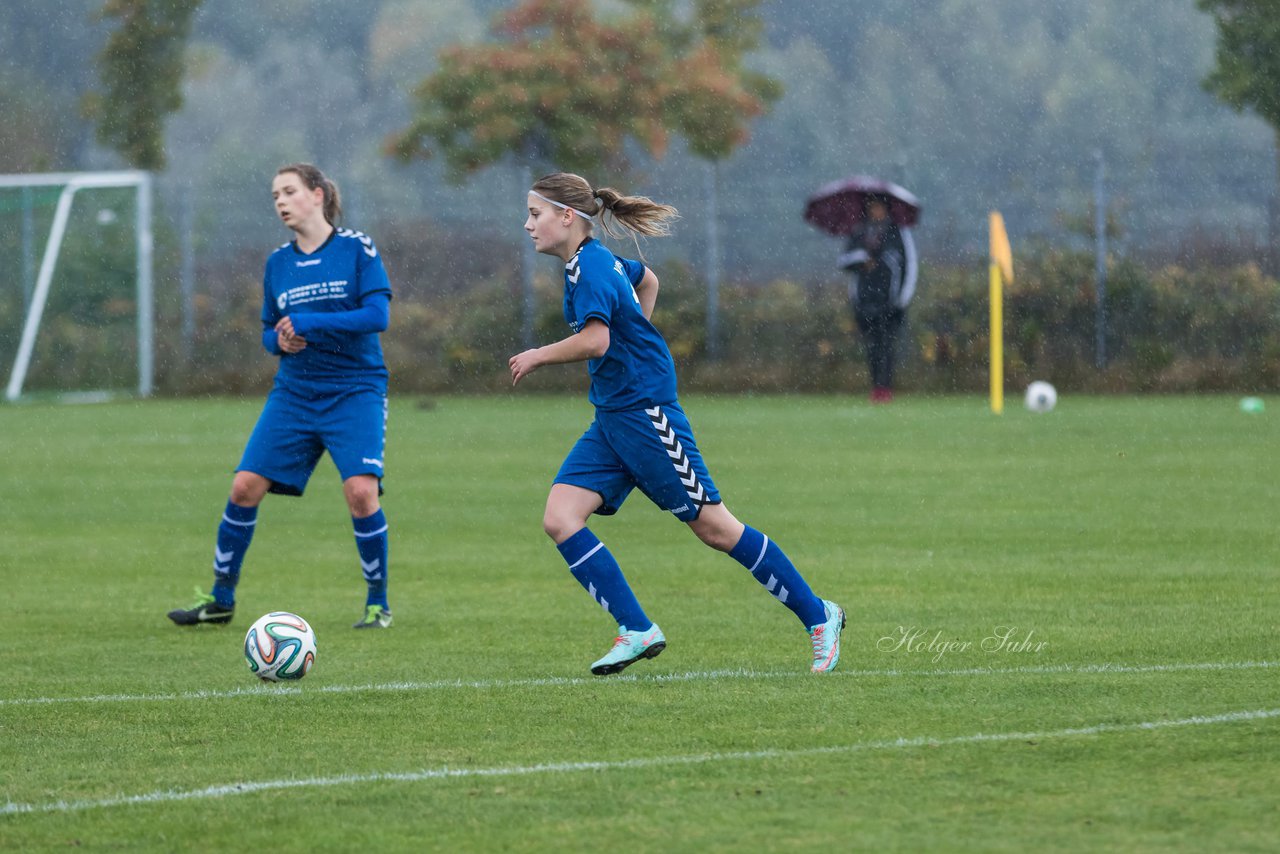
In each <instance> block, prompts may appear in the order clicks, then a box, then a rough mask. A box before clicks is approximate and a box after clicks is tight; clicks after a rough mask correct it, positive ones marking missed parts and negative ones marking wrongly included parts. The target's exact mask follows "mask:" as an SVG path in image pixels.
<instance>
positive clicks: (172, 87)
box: [86, 0, 201, 169]
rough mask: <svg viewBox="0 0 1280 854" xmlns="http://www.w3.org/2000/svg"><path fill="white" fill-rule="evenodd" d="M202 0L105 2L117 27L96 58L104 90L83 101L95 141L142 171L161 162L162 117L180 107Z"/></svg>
mask: <svg viewBox="0 0 1280 854" xmlns="http://www.w3.org/2000/svg"><path fill="white" fill-rule="evenodd" d="M200 3H201V0H107V2H106V4H105V5H104V6H103V7H102V15H103V16H104V17H106V18H114V19H116V20H118V21H119V22H120V26H119V27H118V28H117V29H116V30H115V31H114V32H113V33H112V34H111V37H110V38H109V39H108V40H107V45H106V47H105V48H104V49H103V51H102V53H101V54H100V55H99V57H98V61H99V64H100V66H101V69H102V83H103V84H104V86H105V88H106V92H105V93H103V94H98V95H92V96H90V97H88V98H87V99H86V107H87V109H88V111H89V113H90V114H91V115H92V116H94V118H96V119H97V123H98V129H97V135H98V141H99V142H101V143H103V144H104V145H109V146H111V147H112V148H114V149H115V150H116V151H117V152H119V153H120V154H121V156H123V157H124V158H125V160H127V161H128V162H129V163H130V164H132V165H133V166H136V167H138V168H141V169H161V168H163V167H164V165H165V149H164V120H165V118H166V117H167V116H168V115H169V114H170V113H173V112H175V111H176V110H178V109H180V108H181V107H182V77H183V70H184V63H183V54H184V50H185V48H186V43H187V37H188V35H189V34H190V32H191V18H192V15H194V14H195V12H196V10H197V9H198V8H199V7H200Z"/></svg>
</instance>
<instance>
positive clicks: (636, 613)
mask: <svg viewBox="0 0 1280 854" xmlns="http://www.w3.org/2000/svg"><path fill="white" fill-rule="evenodd" d="M556 548H557V549H559V550H560V556H561V557H563V558H564V560H565V563H567V564H569V572H571V573H573V577H574V578H576V579H578V583H579V584H581V585H582V586H583V588H585V589H586V591H587V592H588V593H590V594H591V598H592V599H595V600H596V602H597V603H598V604H599V605H600V607H602V608H604V609H605V610H606V611H608V612H609V615H610V616H611V617H613V618H614V619H615V620H617V622H618V625H620V626H626V627H627V630H628V631H632V632H643V631H648V630H649V628H650V627H651V626H652V625H653V621H652V620H650V619H649V618H648V617H646V616H645V613H644V609H643V608H641V607H640V603H639V602H638V601H637V600H636V596H635V594H634V593H632V592H631V585H629V584H627V579H626V578H625V577H623V575H622V568H621V567H620V566H618V562H617V561H616V560H614V558H613V555H612V554H611V553H610V551H609V550H608V549H607V548H605V546H604V543H602V542H600V540H599V539H597V538H596V535H595V534H593V533H591V531H590V530H589V529H587V528H583V529H582V530H581V531H579V532H578V533H576V534H574V535H573V536H572V537H570V538H569V539H567V540H565V541H564V542H563V543H560V544H559V545H558V546H556Z"/></svg>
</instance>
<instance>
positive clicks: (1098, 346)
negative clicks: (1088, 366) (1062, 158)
mask: <svg viewBox="0 0 1280 854" xmlns="http://www.w3.org/2000/svg"><path fill="white" fill-rule="evenodd" d="M1093 157H1094V160H1096V161H1097V164H1098V168H1097V171H1096V173H1095V175H1094V180H1093V245H1094V282H1095V290H1096V293H1097V298H1098V305H1097V314H1096V315H1095V317H1094V330H1093V333H1094V352H1093V363H1094V366H1095V367H1097V369H1098V370H1102V369H1103V368H1105V367H1106V366H1107V188H1106V179H1107V161H1106V158H1104V157H1103V155H1102V150H1101V149H1099V150H1097V151H1095V152H1094V153H1093Z"/></svg>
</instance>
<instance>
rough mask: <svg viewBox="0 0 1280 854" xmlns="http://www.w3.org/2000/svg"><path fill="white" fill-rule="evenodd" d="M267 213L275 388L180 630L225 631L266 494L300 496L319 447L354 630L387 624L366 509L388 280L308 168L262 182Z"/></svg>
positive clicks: (376, 434) (265, 283)
mask: <svg viewBox="0 0 1280 854" xmlns="http://www.w3.org/2000/svg"><path fill="white" fill-rule="evenodd" d="M271 196H272V198H273V199H275V208H276V214H277V215H278V216H279V217H280V219H281V221H282V222H283V223H284V224H285V226H287V227H288V228H289V229H290V230H291V231H292V232H293V234H294V239H293V240H292V241H290V242H289V243H286V244H285V245H284V246H281V247H280V248H279V249H277V250H276V251H275V252H273V253H272V254H271V257H270V258H268V259H267V267H266V272H265V274H264V275H263V279H262V291H263V302H262V326H263V333H262V345H263V346H264V347H265V348H266V349H267V352H268V353H271V354H272V355H274V356H279V357H280V367H279V369H278V370H277V371H276V378H275V385H274V386H273V388H272V389H271V394H270V395H269V396H268V397H267V403H266V406H265V407H264V408H263V410H262V415H261V416H260V417H259V418H258V424H257V426H256V427H254V429H253V434H252V435H251V436H250V437H249V443H248V445H247V447H246V448H245V451H244V456H243V457H242V458H241V460H240V465H239V466H237V467H236V473H235V477H234V478H233V479H232V481H231V495H230V498H229V499H228V501H227V506H226V509H225V510H224V511H223V514H222V522H221V524H220V525H219V526H218V538H217V542H216V544H215V546H214V552H213V591H212V593H210V594H205V593H204V592H203V591H202V590H200V589H199V588H197V590H196V594H197V597H198V598H197V600H196V602H195V603H194V604H193V605H192V606H191V607H190V608H180V609H177V610H174V611H170V612H169V619H171V620H173V621H174V622H175V623H177V624H178V625H180V626H191V625H198V624H200V623H227V622H230V621H231V617H232V615H233V614H234V613H235V590H236V583H237V582H238V581H239V579H240V565H241V563H242V562H243V561H244V556H245V552H246V551H247V550H248V548H249V542H250V540H252V538H253V532H254V528H255V526H256V525H257V521H258V505H259V504H261V503H262V499H263V498H265V497H266V495H267V493H268V492H274V493H277V494H280V495H302V492H303V490H304V489H305V488H306V486H307V481H308V479H310V477H311V473H312V471H314V470H315V467H316V463H318V462H319V461H320V456H321V454H323V453H324V452H325V451H328V452H329V456H330V458H331V459H332V460H333V462H334V464H335V465H336V466H337V468H338V473H339V474H340V475H341V476H342V493H343V495H344V496H345V497H346V499H347V507H348V508H349V509H350V511H351V523H352V526H353V527H354V528H355V539H356V550H357V551H358V552H359V557H360V566H361V569H362V571H363V573H364V580H365V583H366V586H367V590H368V592H367V595H366V599H365V610H364V616H363V617H362V618H361V619H360V621H359V622H357V623H356V624H355V627H356V628H357V629H380V628H387V627H389V626H390V625H391V608H390V606H389V605H388V604H387V519H386V516H385V515H384V514H383V512H382V508H381V507H380V505H379V502H378V496H379V495H380V494H381V492H382V488H381V484H382V456H383V448H384V444H385V440H386V424H387V368H386V366H385V365H384V364H383V361H382V345H381V343H380V342H379V340H378V333H379V332H382V331H383V330H385V329H386V328H387V322H388V319H389V311H390V302H391V284H390V282H389V281H388V279H387V272H386V270H385V269H384V268H383V266H382V259H381V258H380V257H379V256H378V250H377V248H376V247H375V246H374V245H373V241H372V240H370V239H369V238H368V237H367V236H365V235H364V234H361V233H360V232H358V231H351V230H350V229H346V228H338V227H337V226H336V225H335V223H336V222H337V220H338V218H339V216H340V215H341V213H342V206H341V203H340V201H339V197H338V188H337V186H336V185H335V184H334V183H333V182H332V181H330V180H329V179H328V178H326V177H325V176H324V174H323V173H322V172H321V171H320V170H319V169H317V168H316V167H315V166H312V165H311V164H308V163H296V164H293V165H291V166H285V167H283V168H282V169H280V171H279V172H277V173H276V176H275V179H274V180H273V181H272V182H271Z"/></svg>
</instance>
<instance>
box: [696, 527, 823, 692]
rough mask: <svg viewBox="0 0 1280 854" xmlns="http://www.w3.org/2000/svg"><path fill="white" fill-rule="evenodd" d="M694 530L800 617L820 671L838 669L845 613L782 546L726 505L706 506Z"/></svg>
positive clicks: (817, 670)
mask: <svg viewBox="0 0 1280 854" xmlns="http://www.w3.org/2000/svg"><path fill="white" fill-rule="evenodd" d="M689 528H690V530H692V531H693V532H694V534H696V535H697V537H698V539H700V540H702V542H704V543H706V544H707V545H709V546H711V547H712V548H713V549H716V550H717V551H722V552H726V553H727V554H728V555H729V557H731V558H733V559H734V560H736V561H737V562H738V563H740V564H742V565H743V566H744V567H746V568H747V571H748V572H750V573H751V576H752V577H753V578H755V580H756V581H758V582H760V584H761V585H762V586H763V587H764V589H765V590H767V591H769V593H770V594H771V595H772V596H773V598H775V599H777V600H778V601H779V602H781V603H782V604H783V605H786V606H787V607H788V608H790V609H791V612H792V613H793V614H795V615H796V617H798V618H799V620H800V622H801V623H803V624H804V627H805V630H806V631H808V632H809V639H810V641H811V642H812V645H813V667H812V669H813V671H814V672H815V673H820V672H825V671H828V670H832V669H834V668H835V666H836V663H837V662H838V661H839V660H840V631H841V630H842V629H843V628H844V623H845V616H844V610H843V609H841V608H840V606H839V605H837V604H836V603H834V602H828V601H827V600H825V599H821V598H819V597H818V596H817V595H815V594H814V592H813V590H811V589H810V588H809V584H808V582H806V581H805V580H804V577H803V576H802V575H801V574H800V571H799V570H797V569H796V568H795V565H794V564H792V563H791V559H790V558H788V557H787V555H786V553H785V552H784V551H783V550H782V549H781V548H780V547H779V546H778V544H777V543H775V542H774V541H773V540H771V539H770V538H769V537H767V536H765V535H764V534H762V533H760V532H759V531H757V530H755V529H754V528H752V527H750V526H749V525H744V524H742V523H741V522H739V521H738V520H737V518H736V517H735V516H734V515H733V514H732V513H730V512H729V509H728V508H727V507H725V506H724V504H707V505H705V506H703V508H702V511H701V512H700V513H699V514H698V518H696V519H692V520H690V521H689Z"/></svg>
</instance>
